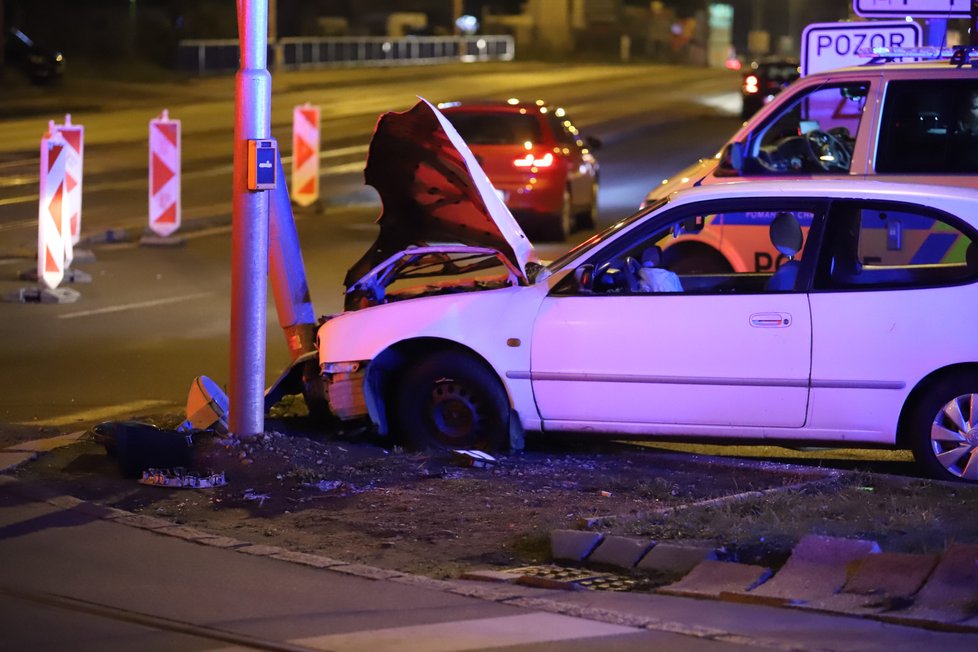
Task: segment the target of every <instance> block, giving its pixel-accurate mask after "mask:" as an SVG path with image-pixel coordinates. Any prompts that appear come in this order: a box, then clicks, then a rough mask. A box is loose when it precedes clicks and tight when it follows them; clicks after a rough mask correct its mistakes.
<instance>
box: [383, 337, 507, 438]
mask: <svg viewBox="0 0 978 652" xmlns="http://www.w3.org/2000/svg"><path fill="white" fill-rule="evenodd" d="M509 412H510V410H509V401H508V400H507V398H506V393H505V391H504V390H503V387H502V385H501V384H500V382H499V379H498V378H496V375H495V374H494V373H493V372H492V371H491V370H490V369H489V368H488V367H486V365H485V364H483V363H482V362H480V361H478V360H475V359H474V358H472V357H471V356H468V355H466V354H464V353H459V352H456V351H439V352H437V353H433V354H431V355H428V356H426V357H424V358H422V359H421V360H419V361H417V362H416V363H415V364H414V365H412V367H411V368H410V369H408V371H407V373H405V374H404V375H403V376H402V377H401V378H400V380H399V382H398V387H397V389H396V390H395V392H394V422H395V425H396V427H397V433H396V434H398V435H400V437H401V439H402V440H403V441H404V443H405V444H406V445H408V446H410V447H411V448H414V449H421V450H424V449H431V448H434V449H453V448H477V449H481V450H487V451H492V450H498V449H500V448H502V447H503V446H504V444H505V443H506V441H507V437H508V433H509Z"/></svg>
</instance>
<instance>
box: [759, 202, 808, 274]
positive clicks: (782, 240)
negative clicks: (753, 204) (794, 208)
mask: <svg viewBox="0 0 978 652" xmlns="http://www.w3.org/2000/svg"><path fill="white" fill-rule="evenodd" d="M770 235H771V244H773V245H774V248H775V249H777V250H778V253H780V254H782V255H783V256H787V258H788V260H787V261H785V262H784V263H783V264H782V265H781V267H779V268H778V270H777V271H776V272H774V274H772V275H771V278H770V279H768V282H767V285H766V286H765V289H766V290H768V291H769V292H785V291H788V290H793V289H794V288H795V280H796V279H797V278H798V267H799V263H798V261H797V260H795V256H797V255H798V252H799V251H801V247H802V244H803V243H804V235H803V234H802V232H801V224H799V223H798V218H796V217H795V216H794V214H793V213H786V212H781V213H778V214H777V216H775V218H774V220H773V221H772V222H771V230H770Z"/></svg>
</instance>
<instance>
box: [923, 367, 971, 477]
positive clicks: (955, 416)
mask: <svg viewBox="0 0 978 652" xmlns="http://www.w3.org/2000/svg"><path fill="white" fill-rule="evenodd" d="M909 426H910V428H911V432H910V434H911V436H912V438H913V439H912V441H911V448H912V450H913V455H914V459H915V460H916V461H917V463H918V464H919V465H920V466H921V468H922V469H923V470H924V471H925V472H926V473H927V474H928V475H930V476H931V477H934V478H938V479H942V480H967V481H969V482H978V378H976V377H975V375H974V374H973V373H972V374H968V373H957V374H953V375H949V376H947V377H945V378H943V379H941V380H940V381H938V382H937V383H935V384H934V385H933V386H932V387H931V388H930V390H929V391H928V392H927V393H926V394H925V395H924V396H923V397H922V398H921V400H920V401H919V402H918V403H917V405H916V407H915V409H914V411H913V413H912V415H911V420H910V424H909Z"/></svg>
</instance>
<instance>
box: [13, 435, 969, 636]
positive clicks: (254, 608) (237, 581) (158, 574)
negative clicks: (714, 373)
mask: <svg viewBox="0 0 978 652" xmlns="http://www.w3.org/2000/svg"><path fill="white" fill-rule="evenodd" d="M61 441H62V442H64V441H65V439H62V440H61ZM21 448H26V449H30V448H31V447H30V446H24V445H21ZM35 448H36V447H35ZM0 559H3V560H4V563H3V564H2V566H0V605H2V608H0V629H2V631H3V632H4V637H3V642H2V643H0V649H61V648H69V647H70V648H71V649H73V650H79V649H81V650H105V649H121V648H126V649H132V648H138V649H140V650H156V649H160V650H172V649H186V650H197V649H200V650H204V649H266V650H336V651H347V650H350V651H354V650H370V651H372V652H374V651H383V650H399V651H403V650H415V651H417V652H436V651H442V650H444V651H449V650H485V649H495V648H505V649H516V650H557V649H559V650H590V649H594V648H595V647H597V646H599V645H600V646H601V647H604V648H608V649H614V650H648V649H656V648H661V649H669V650H740V649H743V650H747V649H751V650H756V649H775V650H840V651H848V650H888V651H890V650H920V649H940V650H973V649H975V647H976V645H978V635H976V634H969V633H950V632H939V631H931V630H928V629H924V628H920V627H907V626H901V625H896V624H888V623H882V622H878V621H873V620H866V619H862V618H854V617H846V616H838V615H829V614H824V613H816V612H811V611H803V610H793V609H783V608H777V607H771V606H767V605H762V604H742V603H737V602H714V601H704V600H696V599H690V598H684V597H675V596H668V595H653V594H640V593H616V592H600V591H565V590H546V589H538V588H531V587H527V586H519V585H511V584H496V583H487V582H475V581H464V580H453V581H443V580H435V579H430V578H426V577H420V576H415V575H410V574H407V573H400V572H397V571H391V570H386V569H379V568H373V567H369V566H363V565H360V564H349V563H346V562H344V561H343V560H339V559H331V558H327V557H322V556H318V555H309V554H305V553H295V552H291V551H288V550H284V549H281V548H277V547H274V546H262V545H255V544H253V543H249V542H245V541H239V540H236V539H232V538H229V537H224V536H215V535H211V534H209V533H207V532H205V531H200V530H195V529H192V528H188V527H183V526H179V525H175V524H173V523H172V522H170V521H165V520H162V519H156V518H152V517H147V516H142V515H134V514H130V513H128V512H124V511H121V510H116V509H112V508H107V507H102V506H99V505H95V504H91V503H86V502H84V501H80V500H78V499H75V498H72V497H70V496H63V495H54V494H51V493H50V492H48V491H47V490H46V489H45V488H44V487H40V486H32V485H27V484H25V483H22V482H20V481H18V480H16V479H15V478H13V477H11V476H9V475H0Z"/></svg>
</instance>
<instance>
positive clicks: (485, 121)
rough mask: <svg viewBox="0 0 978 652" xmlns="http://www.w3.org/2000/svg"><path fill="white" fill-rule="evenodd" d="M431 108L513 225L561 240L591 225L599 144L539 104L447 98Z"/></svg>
mask: <svg viewBox="0 0 978 652" xmlns="http://www.w3.org/2000/svg"><path fill="white" fill-rule="evenodd" d="M438 108H439V109H440V110H441V112H442V113H443V114H444V115H445V117H446V118H448V120H449V121H450V122H451V123H452V125H453V126H454V127H455V129H456V130H457V131H458V133H459V134H460V135H461V136H462V138H463V139H464V140H465V142H466V144H467V145H468V146H469V148H470V149H471V150H472V153H473V154H474V155H475V157H476V159H477V160H478V161H479V164H480V165H482V168H483V170H485V173H486V175H487V176H488V177H489V180H490V181H492V185H493V186H495V188H496V192H498V193H499V195H500V196H501V198H502V200H503V201H504V202H505V203H506V206H507V207H509V210H510V212H512V213H513V217H515V218H516V220H517V221H518V222H519V223H520V226H522V227H523V229H524V230H526V231H528V232H532V233H534V234H535V235H543V236H544V237H547V238H550V239H553V240H564V239H565V238H567V236H568V235H569V234H570V233H571V232H572V231H573V230H574V229H576V228H579V227H582V228H590V227H592V226H594V223H595V219H596V217H597V212H598V162H597V160H595V158H594V155H593V151H594V150H595V149H597V148H598V147H600V145H601V143H600V141H598V140H597V139H596V138H591V137H583V136H581V135H580V133H579V132H578V130H577V128H576V127H575V126H574V125H573V123H572V122H571V121H570V119H569V118H568V117H567V114H566V113H565V112H564V110H563V109H560V108H555V107H552V106H548V105H546V104H544V103H543V102H542V101H539V100H538V101H536V102H520V101H519V100H516V99H511V100H508V101H505V102H498V101H486V102H469V103H464V104H463V103H460V102H448V103H444V104H440V105H439V106H438Z"/></svg>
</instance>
